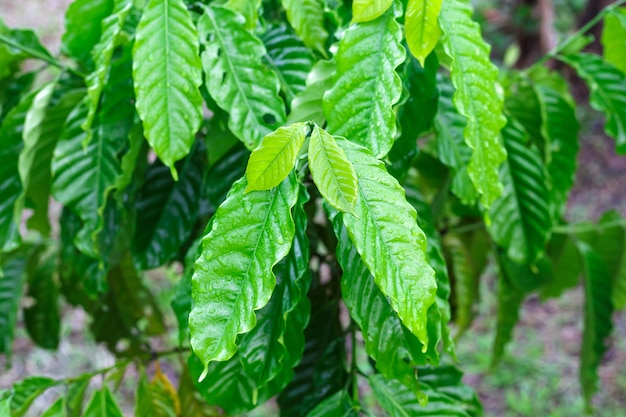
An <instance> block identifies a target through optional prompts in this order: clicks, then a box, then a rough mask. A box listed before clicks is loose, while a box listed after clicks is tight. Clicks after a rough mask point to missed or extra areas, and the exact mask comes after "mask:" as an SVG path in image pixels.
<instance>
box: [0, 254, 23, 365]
mask: <svg viewBox="0 0 626 417" xmlns="http://www.w3.org/2000/svg"><path fill="white" fill-rule="evenodd" d="M0 261H1V262H0V334H1V335H2V336H1V337H0V353H4V354H6V355H7V358H8V359H9V360H10V359H11V353H12V344H13V337H14V331H15V324H16V322H17V312H18V309H19V306H20V302H21V300H22V293H23V291H24V274H25V269H26V267H27V265H28V257H27V256H26V255H24V254H21V253H17V254H11V255H4V256H3V257H2V258H0Z"/></svg>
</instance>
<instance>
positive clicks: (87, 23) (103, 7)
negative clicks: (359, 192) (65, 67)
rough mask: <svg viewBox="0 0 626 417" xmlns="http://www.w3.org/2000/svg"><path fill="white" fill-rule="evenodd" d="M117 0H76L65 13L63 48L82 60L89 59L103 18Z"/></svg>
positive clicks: (67, 52)
mask: <svg viewBox="0 0 626 417" xmlns="http://www.w3.org/2000/svg"><path fill="white" fill-rule="evenodd" d="M114 1H115V0H75V1H73V2H72V3H71V4H70V6H69V7H68V9H67V12H66V13H65V33H64V34H63V44H62V45H61V50H62V51H63V53H64V54H66V55H69V56H71V57H74V58H77V59H79V60H81V61H86V60H88V59H89V56H90V53H91V49H92V48H93V47H94V46H95V45H96V44H97V43H98V40H99V39H100V34H101V33H102V20H103V19H104V18H106V17H107V16H109V15H110V14H111V11H112V10H113V5H114Z"/></svg>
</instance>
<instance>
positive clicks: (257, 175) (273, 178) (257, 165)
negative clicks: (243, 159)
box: [246, 123, 311, 192]
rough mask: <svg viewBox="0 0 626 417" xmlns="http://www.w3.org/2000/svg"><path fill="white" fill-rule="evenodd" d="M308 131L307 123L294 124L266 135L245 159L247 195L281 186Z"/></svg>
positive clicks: (292, 166) (309, 127) (291, 168)
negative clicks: (248, 157) (246, 160)
mask: <svg viewBox="0 0 626 417" xmlns="http://www.w3.org/2000/svg"><path fill="white" fill-rule="evenodd" d="M310 129H311V126H310V125H309V124H307V123H294V124H292V125H289V126H283V127H279V128H278V129H277V130H276V131H274V132H272V133H270V134H268V135H267V136H265V137H264V138H263V141H262V142H261V145H260V146H259V147H258V148H257V149H255V150H254V151H253V152H252V154H251V155H250V159H249V160H248V166H247V168H246V179H247V180H248V186H247V188H246V192H250V191H256V190H269V189H270V188H274V187H276V186H277V185H278V184H280V183H281V182H282V181H283V180H284V179H285V178H286V177H287V175H289V173H290V172H291V171H292V170H293V168H294V166H295V165H296V159H297V158H298V154H299V152H300V148H301V147H302V144H303V143H304V140H305V139H306V137H307V135H308V134H309V131H310Z"/></svg>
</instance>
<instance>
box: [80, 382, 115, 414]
mask: <svg viewBox="0 0 626 417" xmlns="http://www.w3.org/2000/svg"><path fill="white" fill-rule="evenodd" d="M123 416H124V413H122V410H121V409H120V406H119V405H118V404H117V401H116V400H115V397H114V396H113V394H112V393H111V391H110V390H109V388H108V387H107V386H106V385H105V386H104V387H103V388H101V389H99V390H96V391H95V392H94V393H93V396H92V397H91V399H90V400H89V403H88V404H87V407H86V409H85V413H84V414H83V417H123Z"/></svg>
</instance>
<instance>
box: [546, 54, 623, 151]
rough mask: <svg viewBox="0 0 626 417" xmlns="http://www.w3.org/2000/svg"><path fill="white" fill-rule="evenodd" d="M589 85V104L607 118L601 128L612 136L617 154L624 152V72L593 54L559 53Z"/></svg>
mask: <svg viewBox="0 0 626 417" xmlns="http://www.w3.org/2000/svg"><path fill="white" fill-rule="evenodd" d="M558 59H560V60H561V61H563V62H565V63H566V64H567V65H569V66H571V67H572V68H574V70H576V72H577V73H578V75H579V76H580V78H582V79H583V80H585V82H586V83H587V87H589V94H590V98H589V103H590V104H591V107H593V108H594V109H596V110H598V111H601V112H602V113H603V114H604V116H605V117H606V122H605V124H604V131H605V132H606V134H607V135H609V136H611V137H612V138H613V139H615V142H616V150H617V153H620V154H624V153H626V94H625V93H624V85H626V74H624V73H622V72H621V71H620V70H618V69H617V68H615V67H614V66H613V65H611V64H609V63H607V62H605V61H603V60H602V58H601V57H599V56H597V55H594V54H586V53H580V54H577V55H567V56H559V57H558Z"/></svg>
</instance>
